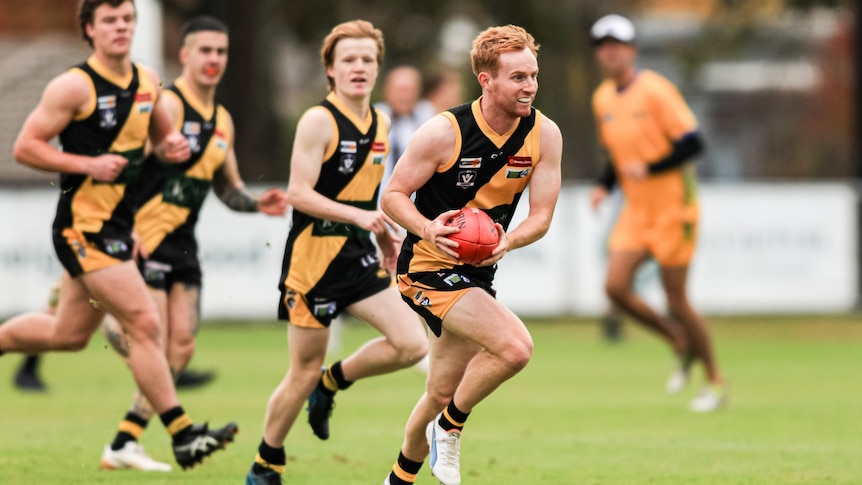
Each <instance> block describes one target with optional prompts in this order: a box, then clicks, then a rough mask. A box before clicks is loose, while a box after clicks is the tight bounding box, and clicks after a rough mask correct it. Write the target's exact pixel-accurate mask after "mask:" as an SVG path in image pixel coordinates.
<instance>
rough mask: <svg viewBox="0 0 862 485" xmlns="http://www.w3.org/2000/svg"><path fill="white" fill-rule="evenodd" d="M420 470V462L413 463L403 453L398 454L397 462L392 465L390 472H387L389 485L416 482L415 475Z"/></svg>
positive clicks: (403, 484) (404, 484)
mask: <svg viewBox="0 0 862 485" xmlns="http://www.w3.org/2000/svg"><path fill="white" fill-rule="evenodd" d="M420 468H422V462H421V461H413V460H411V459H409V458H407V457H406V456H404V452H401V453H398V461H396V462H395V464H394V465H392V471H391V472H389V483H390V485H406V484H410V483H415V482H416V475H417V474H418V473H419V469H420Z"/></svg>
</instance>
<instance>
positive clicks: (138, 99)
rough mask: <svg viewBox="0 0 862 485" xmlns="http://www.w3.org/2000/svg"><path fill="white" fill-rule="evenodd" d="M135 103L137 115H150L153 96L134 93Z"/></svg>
mask: <svg viewBox="0 0 862 485" xmlns="http://www.w3.org/2000/svg"><path fill="white" fill-rule="evenodd" d="M135 103H137V105H138V113H141V114H144V113H151V112H152V111H153V95H152V94H150V93H135Z"/></svg>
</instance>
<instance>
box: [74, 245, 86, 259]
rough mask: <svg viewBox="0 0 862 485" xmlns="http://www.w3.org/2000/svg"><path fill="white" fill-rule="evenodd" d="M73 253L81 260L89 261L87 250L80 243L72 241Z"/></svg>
mask: <svg viewBox="0 0 862 485" xmlns="http://www.w3.org/2000/svg"><path fill="white" fill-rule="evenodd" d="M72 251H75V252H76V253H78V258H79V259H87V248H85V247H84V246H83V245H81V243H79V242H78V241H72Z"/></svg>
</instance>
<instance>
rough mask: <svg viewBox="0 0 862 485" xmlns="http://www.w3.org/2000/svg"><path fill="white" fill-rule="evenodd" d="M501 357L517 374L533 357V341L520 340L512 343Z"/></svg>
mask: <svg viewBox="0 0 862 485" xmlns="http://www.w3.org/2000/svg"><path fill="white" fill-rule="evenodd" d="M500 357H501V358H502V359H503V360H504V361H505V362H506V364H507V365H508V366H509V367H510V368H511V369H512V370H514V371H515V372H518V371H520V370H521V369H523V368H524V367H526V366H527V363H529V362H530V359H531V358H532V357H533V341H532V340H531V339H519V340H513V341H512V342H510V343H509V344H508V345H507V346H506V348H505V349H504V350H503V352H502V353H501V354H500Z"/></svg>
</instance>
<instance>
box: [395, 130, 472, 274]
mask: <svg viewBox="0 0 862 485" xmlns="http://www.w3.org/2000/svg"><path fill="white" fill-rule="evenodd" d="M454 152H455V128H454V127H453V126H452V122H451V121H449V119H448V118H446V117H445V116H441V115H438V116H435V117H433V118H431V119H430V120H428V122H427V123H425V124H424V125H422V127H420V128H419V129H418V130H417V131H416V133H415V134H414V135H413V137H412V138H411V139H410V143H409V144H408V145H407V149H406V150H404V154H403V155H402V156H401V158H400V159H399V160H398V163H397V164H395V170H394V171H393V173H392V178H391V179H390V180H389V184H388V185H387V186H386V190H385V191H384V192H383V196H382V197H381V199H380V205H381V207H383V210H384V211H385V212H386V213H387V214H388V215H389V216H390V217H392V219H393V220H394V221H395V222H396V223H398V224H399V225H401V227H403V228H405V229H406V230H408V231H410V232H412V233H413V234H416V235H418V236H421V237H422V238H423V239H426V240H428V241H430V242H433V243H434V244H435V245H436V246H437V247H438V248H440V250H442V251H444V252H445V253H446V254H448V255H449V256H451V257H452V258H454V259H456V260H457V259H458V254H457V253H456V252H455V251H454V250H453V248H455V247H457V243H456V242H454V241H450V240H449V239H448V238H446V237H445V236H446V235H448V234H452V233H455V232H458V230H457V229H455V228H453V227H447V226H446V225H445V223H446V220H448V219H449V218H450V217H452V216H453V215H455V214H457V213H458V210H457V209H455V210H451V211H447V212H444V213H442V214H440V215H438V216H437V217H435V218H434V219H432V220H429V219H428V218H426V217H425V216H423V215H422V214H421V213H420V212H419V211H418V210H417V209H416V206H415V205H414V204H413V201H412V200H410V195H411V194H413V192H415V191H417V190H418V189H419V188H420V187H422V186H423V185H425V182H427V181H428V180H429V179H430V178H431V177H432V176H433V175H434V172H436V171H437V169H438V168H439V167H441V166H443V165H445V164H446V162H448V161H449V159H450V158H451V157H452V154H453V153H454Z"/></svg>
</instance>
